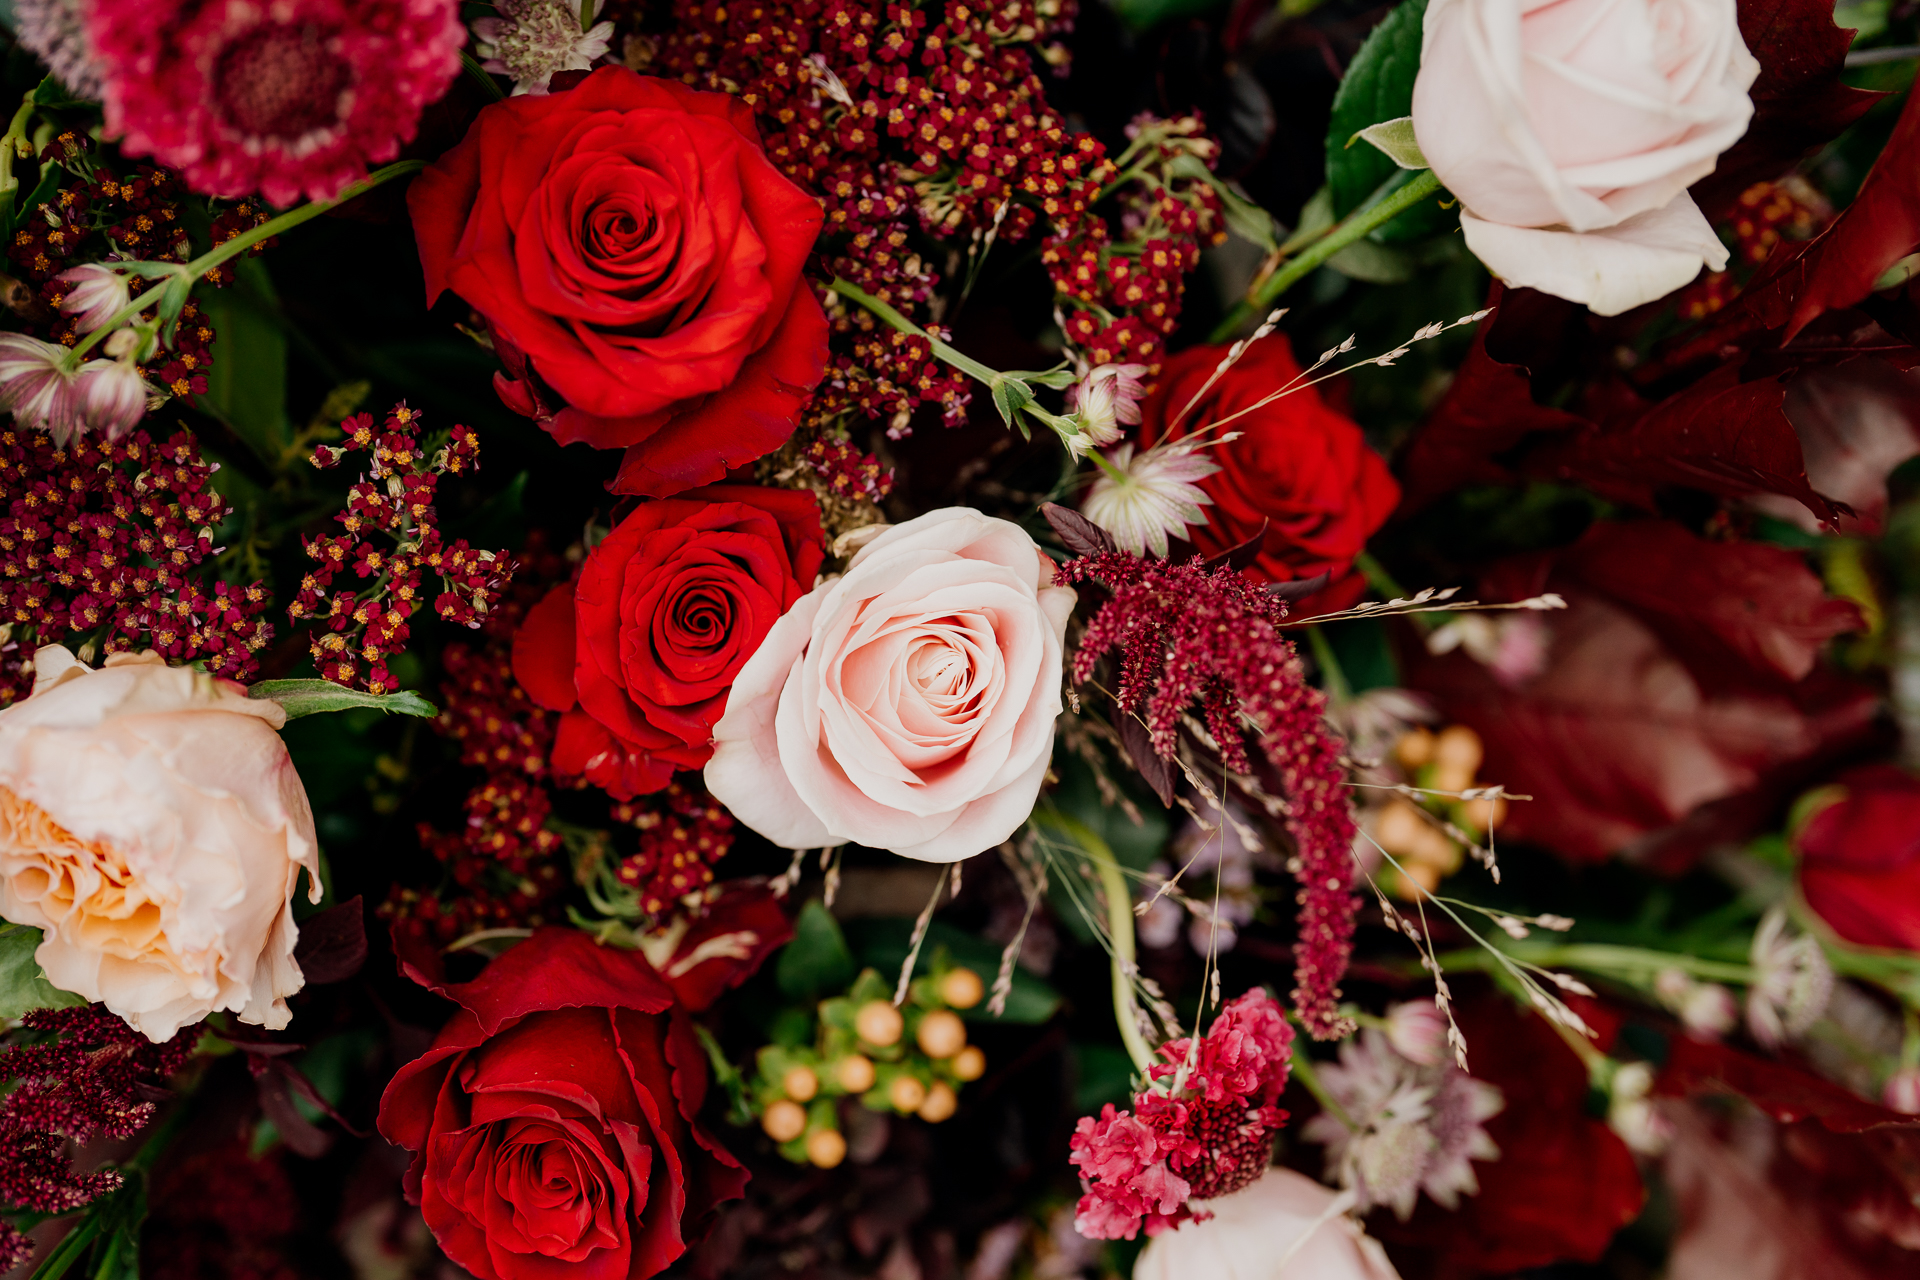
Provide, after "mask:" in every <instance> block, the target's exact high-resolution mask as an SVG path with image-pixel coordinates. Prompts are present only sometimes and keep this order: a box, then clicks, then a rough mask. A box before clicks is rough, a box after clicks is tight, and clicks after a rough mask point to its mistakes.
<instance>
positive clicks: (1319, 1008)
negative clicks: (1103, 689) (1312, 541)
mask: <svg viewBox="0 0 1920 1280" xmlns="http://www.w3.org/2000/svg"><path fill="white" fill-rule="evenodd" d="M1056 580H1057V581H1059V582H1062V583H1066V584H1073V583H1082V582H1097V583H1099V584H1100V585H1102V586H1104V587H1105V588H1107V590H1108V591H1109V592H1110V593H1111V594H1110V598H1109V599H1108V600H1107V601H1106V603H1104V604H1102V605H1101V606H1100V609H1099V612H1097V613H1096V614H1094V616H1093V620H1092V621H1091V622H1089V623H1088V624H1087V630H1086V634H1085V636H1084V637H1083V638H1082V640H1081V642H1080V647H1079V649H1078V650H1077V651H1076V652H1075V653H1074V656H1073V678H1074V679H1075V680H1076V681H1078V682H1082V683H1084V682H1085V681H1087V680H1088V679H1091V678H1092V676H1093V674H1094V667H1095V664H1096V663H1098V662H1099V661H1100V659H1101V658H1102V657H1104V656H1106V655H1107V654H1109V653H1112V654H1114V655H1115V656H1116V659H1117V663H1118V666H1119V682H1118V685H1117V687H1116V689H1115V690H1114V697H1115V699H1116V701H1117V702H1118V703H1119V707H1120V712H1121V714H1123V715H1136V714H1137V715H1140V716H1141V717H1142V718H1143V719H1144V721H1145V722H1146V726H1147V731H1148V734H1149V735H1150V737H1151V738H1152V742H1153V749H1154V750H1155V751H1156V752H1157V753H1158V754H1159V755H1160V757H1161V758H1162V759H1166V760H1171V759H1173V757H1174V753H1175V749H1176V746H1177V742H1178V734H1179V730H1180V723H1181V719H1182V716H1183V715H1184V714H1185V712H1186V711H1187V708H1188V707H1190V706H1192V705H1194V704H1195V703H1198V704H1199V708H1200V712H1201V716H1202V718H1203V719H1204V721H1205V724H1206V728H1207V732H1208V735H1209V736H1211V737H1212V739H1213V741H1214V744H1215V746H1216V747H1217V749H1218V751H1219V753H1220V760H1221V762H1222V763H1223V764H1224V765H1225V766H1226V767H1227V768H1228V769H1230V770H1232V771H1234V772H1235V773H1239V774H1243V775H1245V774H1250V773H1252V772H1254V762H1253V761H1252V760H1251V759H1250V758H1249V757H1248V754H1247V745H1246V738H1245V736H1244V734H1245V728H1244V727H1245V726H1246V725H1247V724H1248V722H1251V723H1252V724H1253V725H1254V726H1257V729H1256V732H1255V739H1256V742H1257V744H1258V746H1259V748H1260V753H1261V756H1262V758H1263V760H1264V761H1265V763H1266V764H1267V765H1268V766H1269V767H1271V769H1272V770H1273V772H1274V773H1275V774H1276V775H1277V777H1278V781H1279V785H1280V790H1281V791H1282V792H1283V794H1284V797H1285V800H1284V803H1285V805H1286V825H1287V830H1288V833H1289V834H1290V835H1291V836H1292V837H1293V843H1294V847H1295V852H1294V857H1293V859H1292V860H1291V861H1290V863H1289V864H1288V865H1289V869H1290V870H1292V871H1293V873H1294V877H1295V879H1296V880H1298V882H1299V885H1300V888H1299V892H1298V893H1297V895H1296V901H1297V902H1298V904H1299V914H1298V917H1297V937H1296V941H1295V942H1294V951H1293V954H1294V989H1293V993H1292V999H1293V1007H1294V1010H1295V1012H1296V1013H1297V1014H1298V1015H1299V1017H1300V1020H1301V1022H1302V1023H1303V1024H1304V1025H1305V1026H1306V1028H1307V1030H1308V1031H1309V1032H1310V1033H1311V1034H1312V1035H1313V1037H1314V1038H1315V1039H1320V1040H1327V1039H1339V1038H1340V1037H1342V1036H1344V1035H1346V1034H1347V1032H1348V1031H1350V1030H1351V1025H1350V1024H1349V1023H1348V1021H1347V1020H1346V1019H1344V1018H1342V1017H1341V1016H1340V1014H1339V1013H1338V1011H1337V1005H1338V1003H1339V998H1340V979H1341V977H1342V976H1343V975H1344V974H1345V973H1346V970H1347V958H1348V956H1349V954H1350V953H1351V951H1352V947H1353V921H1354V912H1355V910H1356V908H1357V903H1358V900H1357V899H1356V898H1355V897H1354V895H1353V891H1352V848H1353V839H1354V831H1355V828H1354V821H1353V808H1352V805H1351V803H1350V801H1349V799H1348V795H1347V781H1346V773H1345V770H1344V769H1342V767H1341V764H1340V757H1341V745H1340V741H1339V739H1338V738H1337V737H1336V736H1335V735H1334V733H1333V731H1332V729H1330V728H1329V727H1328V725H1327V722H1326V718H1325V711H1326V698H1325V696H1324V695H1322V694H1321V693H1320V691H1319V690H1317V689H1315V688H1314V687H1313V686H1312V685H1310V684H1308V683H1307V680H1306V672H1305V668H1304V666H1303V665H1302V663H1301V661H1300V655H1299V654H1298V653H1297V652H1296V651H1295V650H1294V647H1293V644H1292V643H1291V642H1290V641H1289V640H1287V638H1286V637H1285V636H1283V635H1281V634H1280V630H1279V623H1280V621H1281V619H1282V618H1284V617H1285V616H1286V606H1285V604H1283V603H1282V602H1281V601H1280V600H1278V599H1277V598H1275V597H1274V596H1272V595H1270V594H1268V593H1267V592H1266V591H1265V590H1264V589H1262V587H1261V586H1260V585H1259V584H1257V583H1254V582H1252V581H1250V580H1249V579H1247V578H1245V577H1243V576H1241V575H1240V574H1239V573H1238V572H1237V571H1235V570H1233V569H1231V568H1227V567H1221V568H1208V567H1207V565H1206V564H1205V562H1204V561H1202V560H1201V558H1200V557H1199V556H1194V557H1193V558H1191V559H1189V560H1187V561H1185V562H1184V563H1179V564H1176V563H1172V562H1170V561H1166V560H1149V559H1143V558H1142V557H1140V556H1136V555H1130V554H1128V553H1127V552H1124V551H1102V552H1097V553H1095V554H1092V555H1087V556H1083V557H1081V558H1080V559H1077V560H1069V561H1067V562H1066V563H1065V564H1063V565H1061V566H1060V567H1059V569H1058V571H1057V578H1056Z"/></svg>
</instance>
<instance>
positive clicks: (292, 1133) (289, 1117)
mask: <svg viewBox="0 0 1920 1280" xmlns="http://www.w3.org/2000/svg"><path fill="white" fill-rule="evenodd" d="M247 1066H248V1067H250V1068H252V1070H253V1083H254V1088H255V1089H256V1090H257V1091H258V1092H259V1095H260V1110H261V1111H262V1112H263V1113H264V1114H265V1115H266V1117H267V1119H269V1120H271V1121H272V1122H273V1127H274V1128H276V1129H278V1130H279V1131H280V1137H281V1138H282V1139H283V1140H284V1141H285V1142H286V1144H287V1145H288V1146H289V1147H291V1148H293V1150H294V1152H295V1153H296V1154H298V1155H303V1156H305V1157H306V1158H307V1159H309V1160H314V1159H318V1158H319V1157H321V1156H323V1155H325V1154H326V1153H327V1149H328V1148H329V1147H331V1146H332V1145H333V1135H332V1134H330V1133H328V1132H326V1131H325V1130H324V1129H321V1128H320V1127H319V1126H318V1125H316V1124H314V1123H313V1122H312V1121H311V1120H309V1119H307V1118H306V1117H305V1116H303V1115H301V1114H300V1108H298V1107H296V1106H294V1105H293V1092H292V1088H291V1085H290V1074H291V1073H290V1072H288V1071H287V1070H285V1067H286V1064H285V1063H284V1062H281V1061H280V1060H279V1059H277V1058H262V1057H257V1056H255V1055H253V1054H248V1055H247ZM275 1068H281V1070H275Z"/></svg>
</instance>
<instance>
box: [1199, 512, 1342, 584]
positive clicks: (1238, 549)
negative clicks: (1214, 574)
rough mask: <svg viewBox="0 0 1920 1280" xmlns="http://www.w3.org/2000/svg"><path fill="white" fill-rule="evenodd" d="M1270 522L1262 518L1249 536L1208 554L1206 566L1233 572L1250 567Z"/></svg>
mask: <svg viewBox="0 0 1920 1280" xmlns="http://www.w3.org/2000/svg"><path fill="white" fill-rule="evenodd" d="M1272 524H1273V521H1271V520H1262V521H1261V522H1260V529H1259V531H1258V532H1256V533H1255V534H1254V535H1253V536H1252V537H1251V538H1248V539H1247V540H1246V541H1245V542H1241V543H1236V544H1235V545H1233V546H1231V547H1228V548H1227V549H1226V550H1225V551H1222V552H1221V553H1220V554H1219V555H1214V556H1208V557H1207V559H1206V567H1207V568H1208V569H1232V570H1233V571H1234V572H1235V573H1238V572H1240V571H1241V570H1242V569H1250V568H1252V567H1253V565H1254V562H1255V561H1257V560H1259V559H1260V550H1261V548H1262V546H1264V545H1265V543H1266V540H1267V529H1268V528H1269V527H1270V526H1271V525H1272ZM1320 576H1321V577H1322V578H1325V577H1326V576H1327V575H1326V574H1325V573H1322V574H1321V575H1320Z"/></svg>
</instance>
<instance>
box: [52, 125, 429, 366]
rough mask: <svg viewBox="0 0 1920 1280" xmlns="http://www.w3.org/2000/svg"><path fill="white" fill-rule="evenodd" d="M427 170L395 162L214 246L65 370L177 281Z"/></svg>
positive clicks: (77, 350)
mask: <svg viewBox="0 0 1920 1280" xmlns="http://www.w3.org/2000/svg"><path fill="white" fill-rule="evenodd" d="M426 167H427V162H426V161H425V160H400V161H396V162H395V163H393V164H390V165H387V166H386V167H385V168H383V169H376V170H374V171H373V172H372V173H370V174H368V175H367V176H366V177H364V178H362V179H360V180H359V181H358V182H352V183H348V184H347V186H346V187H345V188H344V189H342V190H341V192H340V194H339V195H337V196H335V197H334V198H333V199H331V200H311V201H308V202H307V203H306V204H303V205H301V206H300V207H299V208H298V209H289V210H288V211H287V212H285V213H283V214H281V215H280V216H279V217H277V218H274V219H271V220H270V221H267V222H263V223H261V224H260V225H259V226H257V227H254V228H253V229H252V230H250V231H243V232H241V233H240V234H239V235H237V236H235V237H234V238H233V239H231V240H229V241H227V242H226V243H225V244H222V245H216V246H215V247H214V248H212V249H209V250H207V251H206V252H205V253H203V254H201V255H200V256H199V257H197V258H195V259H194V260H193V261H192V262H189V263H187V264H185V265H184V266H180V267H176V268H175V269H174V270H172V271H169V272H168V273H167V274H166V275H165V276H164V277H162V278H161V280H160V283H158V284H156V285H154V286H153V287H152V288H151V289H148V290H147V291H146V292H145V293H142V294H141V295H140V296H139V297H137V298H135V299H133V301H131V302H129V303H127V305H126V306H124V307H122V308H120V310H119V311H117V312H115V313H114V315H113V318H112V319H110V320H108V321H107V322H106V323H105V324H103V325H101V326H100V327H99V328H98V329H95V330H94V331H93V332H92V333H90V334H88V335H87V336H86V337H84V338H82V339H81V340H80V341H79V342H78V343H77V344H75V346H74V348H73V350H72V351H71V352H69V353H68V354H67V368H68V370H69V371H71V370H73V369H77V368H79V367H80V360H81V357H83V356H85V355H86V353H87V352H88V351H90V350H92V349H93V347H94V345H95V344H97V343H98V342H100V341H101V340H102V339H103V338H105V337H106V336H107V335H108V334H110V333H112V332H113V331H114V330H116V329H118V328H119V327H120V326H121V325H123V324H125V323H126V322H127V321H129V320H131V319H133V318H134V317H135V316H137V315H139V314H140V313H141V312H142V311H145V310H146V309H147V308H148V307H150V306H152V305H154V304H155V303H156V302H158V301H159V300H160V297H161V295H162V294H164V293H165V292H166V291H167V289H168V288H169V287H172V286H173V285H174V284H175V283H176V282H177V281H180V280H186V281H188V282H189V284H188V288H189V289H191V288H192V282H194V281H198V280H200V279H202V278H204V277H205V276H206V274H207V272H209V271H211V270H213V269H214V268H215V267H217V266H219V265H220V264H221V263H223V262H226V261H228V260H229V259H232V258H237V257H239V256H240V255H241V254H243V253H245V252H246V251H247V250H249V249H251V248H253V246H255V245H256V244H259V243H260V242H261V241H262V240H265V239H267V238H268V237H270V236H277V235H280V234H281V233H282V232H286V231H291V230H293V229H294V228H295V227H297V226H299V225H300V224H302V223H304V222H311V221H313V220H314V219H315V218H317V217H319V216H320V215H321V214H323V213H325V212H326V211H327V210H329V209H335V208H338V207H339V206H341V205H343V204H345V203H346V202H347V201H349V200H354V199H357V198H359V197H360V196H363V195H365V194H366V193H367V192H369V191H371V190H373V189H374V188H375V187H377V186H379V185H380V184H381V183H383V182H387V181H390V180H392V179H394V178H398V177H403V176H405V175H406V174H409V173H413V172H416V171H417V170H420V169H424V168H426Z"/></svg>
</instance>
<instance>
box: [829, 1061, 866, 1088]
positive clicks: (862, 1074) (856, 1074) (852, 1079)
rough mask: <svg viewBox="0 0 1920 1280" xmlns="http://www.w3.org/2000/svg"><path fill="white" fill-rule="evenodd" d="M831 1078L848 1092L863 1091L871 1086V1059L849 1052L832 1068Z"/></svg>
mask: <svg viewBox="0 0 1920 1280" xmlns="http://www.w3.org/2000/svg"><path fill="white" fill-rule="evenodd" d="M833 1078H834V1080H835V1081H836V1082H838V1083H839V1085H840V1087H841V1088H842V1089H845V1090H846V1091H847V1092H848V1093H865V1092H866V1091H867V1090H869V1089H871V1088H873V1059H871V1058H869V1057H866V1056H865V1055H863V1054H858V1053H850V1054H848V1055H847V1056H846V1057H844V1058H842V1059H840V1063H839V1065H838V1066H836V1067H835V1068H834V1069H833Z"/></svg>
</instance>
